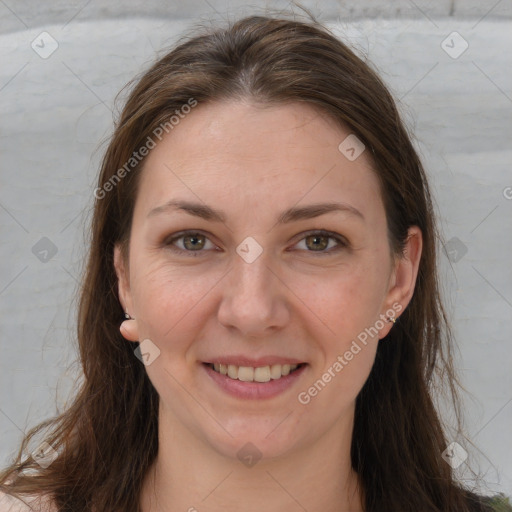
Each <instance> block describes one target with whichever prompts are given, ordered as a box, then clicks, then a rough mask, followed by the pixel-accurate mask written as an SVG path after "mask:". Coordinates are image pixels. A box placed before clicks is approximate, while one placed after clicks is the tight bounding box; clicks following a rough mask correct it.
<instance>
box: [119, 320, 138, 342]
mask: <svg viewBox="0 0 512 512" xmlns="http://www.w3.org/2000/svg"><path fill="white" fill-rule="evenodd" d="M119 330H120V331H121V334H122V335H123V338H125V339H126V340H128V341H139V330H138V328H137V322H136V320H135V319H134V318H131V319H129V320H125V321H124V322H123V323H122V324H121V325H120V327H119Z"/></svg>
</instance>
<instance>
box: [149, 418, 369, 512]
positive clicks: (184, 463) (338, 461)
mask: <svg viewBox="0 0 512 512" xmlns="http://www.w3.org/2000/svg"><path fill="white" fill-rule="evenodd" d="M159 415H160V418H159V449H158V455H157V457H156V460H155V462H154V464H153V465H152V467H151V469H150V470H149V471H148V473H147V475H146V478H145V481H144V483H143V487H142V495H141V510H142V511H143V512H164V511H165V512H178V511H180V512H183V511H187V512H203V511H208V512H226V511H232V510H244V511H246V512H257V511H258V512H259V511H261V510H265V511H267V512H282V510H291V509H293V510H307V511H308V512H320V511H322V512H335V511H337V512H339V511H344V512H362V511H363V508H362V504H361V488H360V485H359V480H358V476H357V474H356V473H355V472H354V471H353V469H352V467H351V463H350V440H351V432H352V426H353V414H352V415H351V416H350V418H346V419H345V420H344V421H342V424H338V423H337V424H336V425H335V428H333V429H331V431H332V432H327V433H325V434H324V435H323V436H322V437H321V438H320V439H318V440H317V441H316V442H315V444H314V445H308V446H305V447H303V448H302V449H300V450H295V451H294V452H293V454H284V455H282V456H280V457H273V458H265V457H263V458H261V459H260V460H259V461H258V462H256V463H255V464H254V465H252V466H251V465H247V466H246V465H244V464H242V463H241V461H240V460H238V459H233V458H230V457H226V456H225V455H223V454H220V453H219V452H217V451H215V450H214V449H213V448H212V446H211V445H209V444H207V443H205V441H204V440H203V439H200V438H199V437H197V436H196V435H194V433H192V432H190V430H188V429H186V428H185V427H184V425H183V424H181V423H180V422H179V421H177V420H176V419H175V418H174V417H173V416H172V415H168V414H166V413H165V411H163V410H162V408H161V409H160V414H159Z"/></svg>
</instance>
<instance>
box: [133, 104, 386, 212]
mask: <svg viewBox="0 0 512 512" xmlns="http://www.w3.org/2000/svg"><path fill="white" fill-rule="evenodd" d="M349 135H350V131H349V130H348V129H344V128H341V127H340V126H339V125H337V124H336V123H335V122H334V121H333V120H332V119H331V118H329V117H328V116H326V115H325V114H323V113H322V112H320V111H318V110H316V109H314V108H312V107H311V106H309V105H305V104H299V103H293V104H286V105H272V106H269V105H257V104H254V103H250V102H217V103H210V104H204V105H198V106H197V107H195V108H194V109H193V110H192V111H191V113H190V114H188V115H186V116H184V117H183V118H182V119H181V120H180V122H179V124H177V125H175V126H174V127H173V129H172V131H170V132H169V133H168V134H167V135H165V136H164V137H163V139H162V141H161V142H159V143H158V144H157V146H156V147H155V148H154V149H153V150H151V152H150V154H149V155H148V157H147V159H146V162H145V165H144V171H143V173H142V174H143V175H142V179H141V182H140V188H139V193H138V196H139V197H138V199H137V206H136V210H141V209H142V210H145V211H148V210H150V209H151V208H153V207H154V206H155V205H156V204H160V203H163V202H166V201H169V200H170V199H172V198H174V197H180V198H188V199H194V200H195V201H197V200H198V199H199V200H200V201H204V202H206V203H209V204H210V203H211V198H212V197H213V198H215V199H216V201H217V205H218V206H219V207H221V206H222V207H223V209H225V208H224V207H226V208H227V207H229V206H230V205H232V206H233V207H240V208H242V209H247V208H248V207H249V206H251V207H252V206H254V207H257V206H258V205H259V206H260V207H261V205H264V206H265V207H267V208H271V209H273V208H276V207H278V206H279V205H281V207H279V208H278V210H279V211H281V210H282V209H284V206H292V205H293V204H296V203H298V202H299V201H301V202H305V203H306V202H319V201H324V202H328V201H337V200H346V201H347V202H350V203H351V204H352V205H353V206H354V207H355V208H358V209H360V210H363V209H365V210H368V209H370V210H371V209H372V205H373V207H374V208H373V209H374V210H375V212H374V213H375V215H379V214H382V212H383V210H382V203H381V199H380V191H379V186H378V179H377V177H376V176H375V174H374V171H373V170H372V169H371V164H370V159H369V157H368V156H367V151H364V152H363V153H362V154H361V155H360V156H359V157H358V158H357V159H356V160H354V161H350V160H349V159H347V158H346V157H345V156H344V155H343V153H341V152H340V150H339V149H338V146H339V145H340V143H341V142H342V141H344V140H345V139H346V137H347V136H349ZM219 203H222V204H219ZM379 208H381V209H380V211H378V210H379ZM370 213H371V212H370Z"/></svg>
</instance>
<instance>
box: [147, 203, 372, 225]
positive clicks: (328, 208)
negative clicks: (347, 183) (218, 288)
mask: <svg viewBox="0 0 512 512" xmlns="http://www.w3.org/2000/svg"><path fill="white" fill-rule="evenodd" d="M173 210H174V211H176V210H177V211H184V212H186V213H188V214H190V215H194V216H195V217H200V218H201V219H204V220H209V221H214V222H222V223H226V220H227V216H226V214H225V213H224V212H223V211H221V210H216V209H215V208H211V207H210V206H208V205H206V204H201V203H194V202H190V201H180V200H171V201H169V202H167V203H165V204H163V205H161V206H157V207H156V208H153V209H152V210H151V211H150V212H149V214H148V217H153V216H155V215H158V214H161V213H166V212H169V211H173ZM331 212H345V213H350V214H351V215H353V216H355V217H358V218H360V219H362V220H363V221H364V220H365V219H364V215H363V214H362V213H361V212H360V211H359V210H358V209H357V208H354V207H353V206H351V205H349V204H346V203H318V204H310V205H308V206H294V207H292V208H289V209H288V210H285V211H284V212H282V213H281V214H280V215H279V217H278V219H277V224H287V223H290V222H295V221H298V220H304V219H312V218H314V217H319V216H320V215H324V214H326V213H331Z"/></svg>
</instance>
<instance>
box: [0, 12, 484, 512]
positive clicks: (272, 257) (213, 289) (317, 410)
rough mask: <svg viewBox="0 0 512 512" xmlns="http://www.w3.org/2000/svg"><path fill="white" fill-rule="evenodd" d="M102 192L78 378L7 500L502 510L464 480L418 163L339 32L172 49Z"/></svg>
mask: <svg viewBox="0 0 512 512" xmlns="http://www.w3.org/2000/svg"><path fill="white" fill-rule="evenodd" d="M94 195H95V198H96V202H95V209H94V218H93V222H92V243H91V248H90V254H89V261H88V267H87V271H86V274H85V276H84V279H83V287H82V292H81V301H80V306H79V322H78V340H79V344H80V358H81V361H82V365H83V372H84V381H83V385H82V386H81V389H80V391H79V393H78V394H77V396H76V398H75V400H74V402H73V403H72V405H71V406H70V407H69V409H68V410H67V411H66V412H64V414H62V415H61V416H60V417H58V418H56V419H54V420H53V421H48V422H46V423H44V424H42V425H41V426H40V428H41V429H42V428H48V427H49V433H48V434H47V435H46V436H45V440H46V442H47V444H45V445H43V447H42V448H41V450H40V459H41V460H44V461H45V462H46V463H45V464H39V463H38V460H37V459H38V455H37V454H35V455H34V456H33V457H28V458H26V457H23V451H24V447H25V446H26V442H27V440H25V444H24V446H22V448H21V449H20V454H19V456H18V460H17V461H16V463H15V464H13V465H12V466H11V467H9V468H7V469H6V470H5V471H4V472H3V473H2V474H1V476H0V483H1V484H2V486H1V490H2V491H3V492H4V493H6V495H7V494H12V495H13V496H17V497H18V498H23V497H24V496H27V497H30V499H33V498H34V496H35V497H36V498H37V500H36V501H32V502H30V501H28V500H26V501H28V503H29V504H30V506H31V507H32V509H33V510H36V509H41V510H61V511H73V512H80V511H84V512H85V511H91V510H94V511H96V512H107V511H108V512H112V511H123V512H125V511H142V512H160V511H164V510H165V511H172V512H174V511H178V510H188V511H196V510H197V511H203V510H205V511H218V510H223V511H231V510H244V511H256V510H266V511H274V510H275V511H277V510H308V511H309V512H315V511H318V510H323V511H325V510H328V511H335V510H336V511H340V510H343V511H354V512H356V511H365V512H370V511H375V512H382V511H393V512H395V511H450V512H451V511H453V512H455V511H457V512H468V511H477V510H479V511H484V510H492V509H491V508H490V507H489V506H487V505H485V504H484V502H485V501H486V500H484V499H480V498H479V497H478V496H477V495H475V494H473V493H471V492H469V491H468V490H465V489H463V488H461V487H460V486H459V485H458V484H457V483H456V482H455V480H454V478H453V475H452V467H451V464H449V463H448V462H450V461H451V459H450V456H451V457H455V456H460V452H457V449H458V446H460V445H451V447H450V448H449V449H448V451H447V447H448V446H449V445H450V442H451V440H450V439H447V437H446V436H445V434H444V432H443V430H442V426H441V422H440V418H439V415H438V412H437V411H436V409H435V407H434V405H433V401H432V396H431V390H432V389H436V388H433V385H434V384H436V385H437V386H439V385H441V383H440V382H437V381H436V380H435V378H437V376H438V375H440V372H439V371H438V370H441V371H443V372H444V375H446V376H447V377H446V384H447V385H448V387H449V389H450V390H451V392H452V396H453V399H454V411H455V413H457V411H458V409H457V401H456V400H457V393H456V384H457V381H456V379H455V375H454V372H453V367H452V361H451V356H450V331H449V327H448V325H447V322H446V317H445V312H444V310H443V307H442V303H441V301H440V297H439V290H438V282H437V269H436V251H435V243H436V236H437V232H436V225H435V219H434V217H433V213H432V205H431V198H430V193H429V188H428V182H427V179H426V176H425V173H424V171H423V168H422V166H421V162H420V160H419V158H418V155H417V154H416V152H415V150H414V149H413V146H412V144H411V142H410V139H409V137H408V135H407V132H406V130H405V128H404V126H403V124H402V122H401V121H400V118H399V116H398V113H397V110H396V107H395V104H394V101H393V99H392V98H391V96H390V94H389V93H388V91H387V90H386V88H385V86H384V85H383V83H382V82H381V80H380V79H379V78H378V77H377V76H376V74H375V73H374V72H373V71H372V70H371V69H370V67H369V66H368V65H366V64H365V63H364V62H362V61H361V60H360V59H359V58H358V57H357V56H356V55H355V54H354V53H353V52H352V51H351V50H350V49H349V48H347V47H346V46H345V45H344V44H343V43H341V42H340V41H339V40H337V39H336V38H335V37H333V36H332V35H331V34H330V33H329V32H328V31H326V30H325V29H324V28H322V27H321V26H319V25H317V24H316V23H302V22H297V21H289V20H286V19H274V18H267V17H249V18H245V19H242V20H240V21H238V22H236V23H234V24H233V25H231V26H230V27H229V28H227V29H225V30H217V31H214V32H211V33H207V34H204V35H200V36H196V37H193V38H191V39H189V40H187V41H185V42H183V43H182V44H180V45H179V46H177V47H176V48H175V49H174V50H172V51H171V52H170V53H168V54H167V55H166V56H164V57H163V58H162V59H160V60H159V61H158V62H157V63H156V64H155V65H154V66H153V67H152V68H151V69H150V70H149V71H148V72H147V73H146V74H145V75H144V76H143V77H142V78H141V79H140V81H139V82H138V83H137V84H136V86H135V87H134V89H133V91H132V93H131V95H130V97H129V99H128V101H127V103H126V106H125V108H124V110H123V112H122V114H121V118H120V120H119V122H118V124H117V126H116V130H115V132H114V134H113V137H112V140H111V142H110V145H109V147H108V149H107V151H106V154H105V157H104V160H103V164H102V169H101V174H100V177H99V181H98V187H97V188H96V190H95V192H94ZM35 432H36V429H34V430H33V431H31V433H29V436H28V437H29V438H30V435H31V434H32V433H35ZM453 446H455V449H454V448H453ZM41 460H39V462H41ZM447 461H448V462H447ZM27 470H31V474H27V473H26V471H27ZM34 470H35V471H34ZM34 472H35V473H36V474H34ZM4 499H5V500H6V501H7V500H8V498H7V496H4ZM9 503H10V502H9ZM18 503H19V502H18ZM20 506H21V505H20ZM20 510H23V509H22V508H20Z"/></svg>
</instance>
